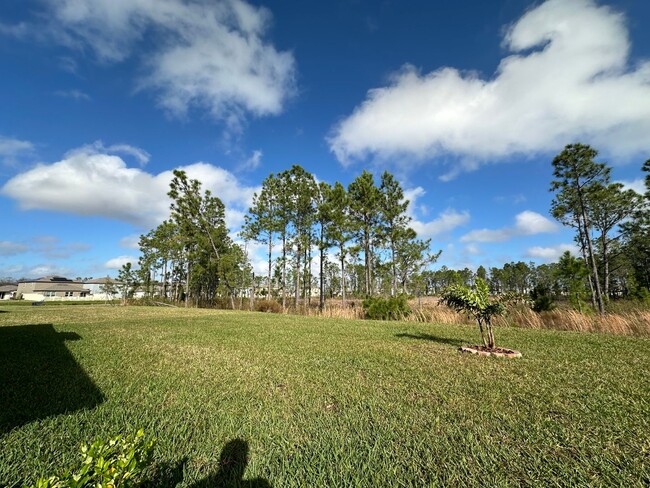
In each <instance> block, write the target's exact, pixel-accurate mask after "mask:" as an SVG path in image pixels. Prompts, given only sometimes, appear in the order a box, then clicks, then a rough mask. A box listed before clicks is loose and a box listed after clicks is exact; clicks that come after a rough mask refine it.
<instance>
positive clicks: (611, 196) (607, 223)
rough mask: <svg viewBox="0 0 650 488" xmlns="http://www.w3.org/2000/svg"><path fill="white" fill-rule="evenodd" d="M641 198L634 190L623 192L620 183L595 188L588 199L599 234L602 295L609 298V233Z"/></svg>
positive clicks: (591, 215)
mask: <svg viewBox="0 0 650 488" xmlns="http://www.w3.org/2000/svg"><path fill="white" fill-rule="evenodd" d="M641 201H642V199H641V196H640V195H638V194H637V193H636V192H635V191H634V190H624V189H623V185H622V184H620V183H611V184H609V185H607V186H599V187H596V188H595V189H594V191H593V193H592V195H591V198H590V199H589V203H588V204H589V209H588V213H589V215H590V217H591V221H592V223H593V227H594V228H595V229H596V230H597V231H598V232H599V233H600V237H599V239H598V241H599V244H600V253H601V259H602V262H603V271H602V277H603V294H604V296H605V297H609V294H610V293H609V292H610V290H609V281H610V246H611V242H612V239H615V238H612V237H611V236H610V232H611V231H612V229H614V227H616V226H617V225H619V224H620V223H622V222H623V220H625V219H627V218H628V217H630V216H631V215H632V214H633V213H634V212H635V210H636V209H637V208H639V206H640V205H641Z"/></svg>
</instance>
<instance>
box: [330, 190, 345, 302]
mask: <svg viewBox="0 0 650 488" xmlns="http://www.w3.org/2000/svg"><path fill="white" fill-rule="evenodd" d="M327 208H328V210H329V213H330V216H329V217H330V225H329V226H328V227H327V229H326V234H327V240H328V242H330V243H331V245H332V246H335V247H336V248H337V249H338V257H339V262H340V265H341V301H342V302H343V303H344V304H345V289H346V280H345V273H346V271H345V258H346V256H347V252H348V251H347V248H346V245H347V243H348V241H349V240H350V239H351V227H350V225H351V224H350V215H349V201H348V194H347V192H346V191H345V187H344V186H343V185H342V184H341V183H339V182H338V181H337V182H336V183H335V184H334V186H333V187H332V189H331V191H330V192H329V194H328V196H327Z"/></svg>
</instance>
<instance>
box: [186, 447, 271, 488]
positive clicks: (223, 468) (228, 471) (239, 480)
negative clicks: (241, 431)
mask: <svg viewBox="0 0 650 488" xmlns="http://www.w3.org/2000/svg"><path fill="white" fill-rule="evenodd" d="M247 464H248V442H246V441H245V440H242V439H233V440H231V441H230V442H228V443H227V444H226V445H225V446H224V448H223V449H222V450H221V458H220V459H219V467H218V468H217V471H216V472H215V473H213V474H210V475H208V476H207V477H205V478H203V479H201V480H199V481H197V482H195V483H193V484H191V485H190V488H231V487H232V488H235V487H245V488H271V484H270V483H269V482H268V481H267V480H265V479H263V478H255V479H252V480H244V471H246V465H247Z"/></svg>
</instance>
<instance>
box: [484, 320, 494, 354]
mask: <svg viewBox="0 0 650 488" xmlns="http://www.w3.org/2000/svg"><path fill="white" fill-rule="evenodd" d="M485 324H486V326H487V330H488V347H489V348H491V349H494V347H495V346H496V344H495V343H494V329H493V328H492V322H491V320H490V319H487V320H486V321H485Z"/></svg>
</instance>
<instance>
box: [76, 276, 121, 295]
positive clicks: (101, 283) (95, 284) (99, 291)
mask: <svg viewBox="0 0 650 488" xmlns="http://www.w3.org/2000/svg"><path fill="white" fill-rule="evenodd" d="M81 285H83V287H84V288H87V289H88V290H90V294H91V295H92V297H93V299H94V300H112V299H114V298H119V296H120V291H119V287H120V285H121V283H120V282H119V281H117V280H114V279H113V278H111V277H109V276H106V277H105V278H93V279H89V280H83V281H81ZM110 285H113V288H114V290H115V293H114V294H110V293H106V288H107V287H109V288H110Z"/></svg>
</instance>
